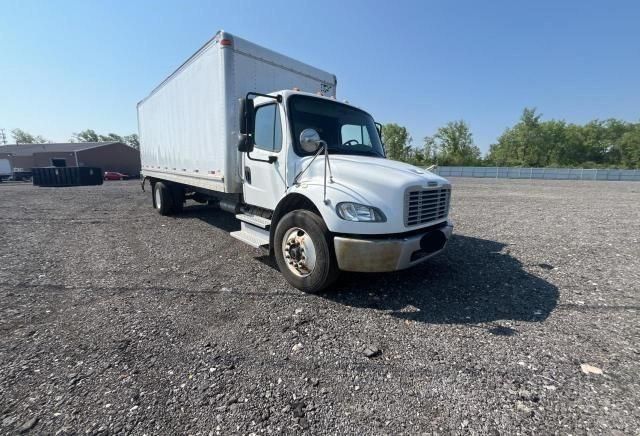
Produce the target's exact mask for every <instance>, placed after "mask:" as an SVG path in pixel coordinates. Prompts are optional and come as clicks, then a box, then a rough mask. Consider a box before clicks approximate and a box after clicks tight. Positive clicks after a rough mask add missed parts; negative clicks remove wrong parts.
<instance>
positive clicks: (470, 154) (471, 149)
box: [424, 120, 480, 165]
mask: <svg viewBox="0 0 640 436" xmlns="http://www.w3.org/2000/svg"><path fill="white" fill-rule="evenodd" d="M424 150H425V154H428V155H431V156H432V157H433V158H434V159H435V161H436V162H437V163H438V164H439V165H477V164H478V163H479V162H480V149H479V148H478V147H477V146H476V145H475V144H474V142H473V135H472V133H471V130H470V129H469V126H468V125H467V123H466V122H465V121H463V120H459V121H451V122H448V123H447V124H446V125H445V126H443V127H440V128H439V129H438V130H437V131H436V133H435V135H433V136H427V137H425V138H424Z"/></svg>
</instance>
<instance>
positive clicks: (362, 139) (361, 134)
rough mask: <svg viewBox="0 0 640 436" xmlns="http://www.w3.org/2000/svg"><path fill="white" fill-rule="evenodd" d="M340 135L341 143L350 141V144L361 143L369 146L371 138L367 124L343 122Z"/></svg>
mask: <svg viewBox="0 0 640 436" xmlns="http://www.w3.org/2000/svg"><path fill="white" fill-rule="evenodd" d="M340 136H341V137H342V143H343V144H346V143H349V142H350V145H356V144H361V145H368V146H371V138H370V137H369V131H368V130H367V126H362V125H360V124H344V125H343V126H342V128H341V129H340Z"/></svg>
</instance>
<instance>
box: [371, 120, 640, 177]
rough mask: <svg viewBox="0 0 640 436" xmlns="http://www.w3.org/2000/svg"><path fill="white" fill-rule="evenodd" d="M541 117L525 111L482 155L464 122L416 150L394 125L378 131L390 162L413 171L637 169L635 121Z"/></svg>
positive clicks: (639, 138)
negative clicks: (419, 168) (415, 167)
mask: <svg viewBox="0 0 640 436" xmlns="http://www.w3.org/2000/svg"><path fill="white" fill-rule="evenodd" d="M541 118H542V115H541V114H539V113H537V112H536V109H530V108H525V109H524V110H523V112H522V116H521V117H520V120H519V121H518V122H517V123H516V124H515V125H514V126H512V127H509V128H507V129H506V130H505V131H504V133H503V134H502V135H500V136H499V137H498V139H497V141H496V142H495V143H494V144H491V146H490V148H489V152H488V153H487V154H486V155H485V156H482V153H481V152H480V149H479V148H478V147H477V146H476V145H475V143H474V140H473V135H472V133H471V129H470V128H469V125H468V124H467V123H466V122H465V121H464V120H460V121H452V122H449V123H447V124H446V125H445V126H442V127H440V128H439V129H438V130H437V131H436V132H435V133H434V134H433V135H432V136H427V137H425V138H424V139H423V141H422V144H421V145H420V146H414V145H413V144H412V138H411V136H410V135H409V133H408V131H407V129H406V128H405V127H403V126H400V125H398V124H395V123H390V124H385V125H384V126H383V127H382V138H383V141H384V143H385V147H386V150H387V156H388V157H389V158H391V159H395V160H400V161H404V162H409V163H412V164H414V165H418V166H428V165H434V164H437V165H454V166H521V167H581V168H629V169H635V168H640V122H638V123H631V122H627V121H622V120H617V119H613V118H612V119H608V120H593V121H590V122H588V123H586V124H583V125H580V124H573V123H567V122H566V121H564V120H547V121H543V120H542V119H541Z"/></svg>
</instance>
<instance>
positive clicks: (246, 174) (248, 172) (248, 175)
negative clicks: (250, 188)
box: [244, 167, 251, 184]
mask: <svg viewBox="0 0 640 436" xmlns="http://www.w3.org/2000/svg"><path fill="white" fill-rule="evenodd" d="M244 180H245V181H246V182H247V183H248V184H251V168H249V167H244Z"/></svg>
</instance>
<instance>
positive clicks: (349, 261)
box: [333, 221, 453, 272]
mask: <svg viewBox="0 0 640 436" xmlns="http://www.w3.org/2000/svg"><path fill="white" fill-rule="evenodd" d="M452 233H453V223H452V222H451V221H447V222H446V223H445V225H444V226H443V227H440V228H437V229H432V230H426V231H425V232H424V233H419V234H412V235H411V236H407V237H399V238H392V239H365V238H353V237H348V236H336V237H334V238H333V242H334V246H335V251H336V258H337V260H338V267H339V268H340V269H341V270H343V271H354V272H385V271H397V270H401V269H405V268H409V267H411V266H413V265H417V264H419V263H420V262H424V261H425V260H427V259H429V258H430V257H432V256H435V255H436V254H438V253H440V252H441V251H442V250H444V248H445V246H446V243H447V241H448V240H449V238H451V234H452Z"/></svg>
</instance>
